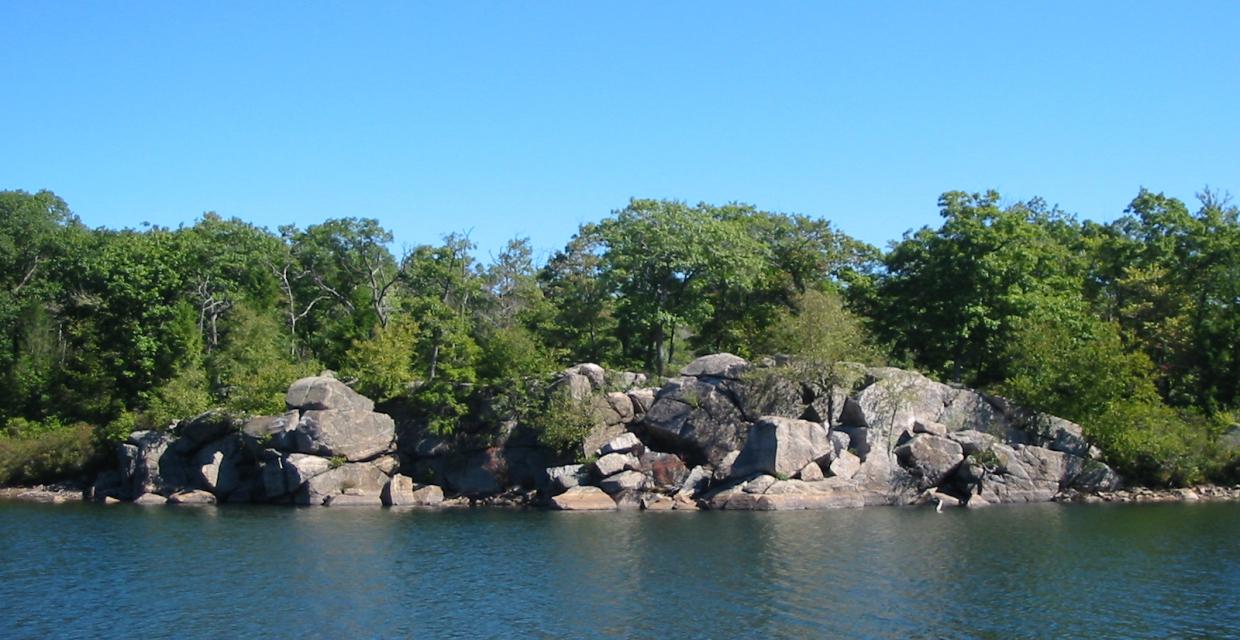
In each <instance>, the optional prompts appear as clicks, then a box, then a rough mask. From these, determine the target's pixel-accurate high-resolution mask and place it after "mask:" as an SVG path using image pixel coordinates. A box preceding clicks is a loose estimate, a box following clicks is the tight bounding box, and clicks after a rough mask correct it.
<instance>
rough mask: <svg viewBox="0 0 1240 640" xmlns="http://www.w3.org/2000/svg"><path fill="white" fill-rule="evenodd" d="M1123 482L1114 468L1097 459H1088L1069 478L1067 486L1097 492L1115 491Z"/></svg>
mask: <svg viewBox="0 0 1240 640" xmlns="http://www.w3.org/2000/svg"><path fill="white" fill-rule="evenodd" d="M1123 484H1124V483H1123V479H1122V478H1120V476H1119V474H1118V473H1115V470H1114V469H1112V468H1111V467H1109V466H1107V465H1106V464H1104V463H1102V462H1099V461H1097V460H1088V461H1086V462H1084V464H1082V468H1081V472H1080V473H1079V474H1077V475H1076V477H1075V478H1073V479H1072V480H1071V482H1070V484H1069V486H1071V487H1072V488H1073V489H1076V490H1077V491H1084V492H1089V493H1097V492H1099V491H1115V490H1117V489H1119V488H1120V487H1122V486H1123Z"/></svg>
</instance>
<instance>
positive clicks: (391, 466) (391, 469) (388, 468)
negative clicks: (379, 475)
mask: <svg viewBox="0 0 1240 640" xmlns="http://www.w3.org/2000/svg"><path fill="white" fill-rule="evenodd" d="M370 464H373V465H375V468H376V469H378V470H380V471H382V472H383V475H386V476H389V477H390V476H393V475H395V474H396V472H397V471H399V470H400V456H398V455H396V454H389V455H386V456H379V457H378V458H375V459H374V460H371V461H370Z"/></svg>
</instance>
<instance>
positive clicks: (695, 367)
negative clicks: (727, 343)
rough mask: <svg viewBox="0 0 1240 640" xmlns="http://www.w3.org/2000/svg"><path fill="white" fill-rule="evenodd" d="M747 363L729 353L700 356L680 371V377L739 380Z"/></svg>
mask: <svg viewBox="0 0 1240 640" xmlns="http://www.w3.org/2000/svg"><path fill="white" fill-rule="evenodd" d="M748 366H749V362H748V361H747V360H745V359H744V358H741V357H738V356H734V355H732V354H730V353H716V354H712V355H709V356H702V357H700V358H698V359H697V360H694V361H693V362H690V363H689V364H688V366H686V367H685V368H684V369H681V370H680V375H682V376H691V377H694V378H728V379H733V380H735V379H739V377H740V374H741V373H743V372H744V370H745V369H746V368H748Z"/></svg>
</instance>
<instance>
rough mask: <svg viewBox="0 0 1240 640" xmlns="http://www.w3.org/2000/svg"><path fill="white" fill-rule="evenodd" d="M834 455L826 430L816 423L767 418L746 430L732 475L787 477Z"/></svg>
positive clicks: (774, 417) (773, 417)
mask: <svg viewBox="0 0 1240 640" xmlns="http://www.w3.org/2000/svg"><path fill="white" fill-rule="evenodd" d="M833 453H834V450H833V448H832V446H831V439H830V438H829V437H828V436H827V428H826V427H825V426H823V425H821V424H819V423H817V422H809V421H807V420H796V419H793V418H781V417H778V416H767V417H764V418H762V419H761V420H758V421H757V422H755V423H754V424H753V426H751V427H750V428H749V436H748V437H747V438H746V439H745V446H744V448H743V449H741V454H740V456H738V457H737V458H736V462H734V463H733V464H732V475H733V476H734V477H744V476H746V475H751V474H754V473H769V474H771V475H774V476H777V477H778V476H782V477H789V476H791V475H793V474H795V473H797V472H799V471H800V470H801V469H803V468H804V467H805V465H807V464H809V463H811V462H815V461H817V460H819V459H822V458H825V457H827V456H830V455H832V454H833Z"/></svg>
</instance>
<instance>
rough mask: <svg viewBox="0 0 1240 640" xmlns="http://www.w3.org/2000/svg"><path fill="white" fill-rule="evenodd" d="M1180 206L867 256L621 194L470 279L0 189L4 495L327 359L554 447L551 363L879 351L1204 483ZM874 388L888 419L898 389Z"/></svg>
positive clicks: (1226, 214)
mask: <svg viewBox="0 0 1240 640" xmlns="http://www.w3.org/2000/svg"><path fill="white" fill-rule="evenodd" d="M1198 200H1199V204H1198V206H1197V207H1196V208H1195V210H1193V209H1190V207H1189V206H1187V205H1185V204H1184V203H1183V202H1180V201H1179V200H1176V199H1175V198H1171V197H1168V196H1166V195H1164V194H1161V193H1157V192H1154V191H1150V190H1146V189H1141V190H1140V191H1139V192H1138V194H1137V196H1136V197H1135V198H1134V199H1133V200H1132V201H1131V202H1130V203H1129V204H1128V206H1127V208H1126V209H1125V211H1124V215H1122V216H1120V217H1119V218H1118V219H1116V220H1114V221H1113V222H1110V223H1107V224H1098V223H1092V222H1078V221H1077V220H1076V218H1074V217H1072V216H1069V215H1067V214H1065V213H1064V212H1062V211H1060V210H1058V209H1057V208H1054V207H1051V206H1048V205H1047V204H1046V203H1045V202H1044V201H1042V200H1041V199H1037V198H1034V199H1031V200H1028V201H1025V202H1017V203H1011V204H1009V203H1007V202H1005V201H1004V200H1003V199H1002V198H1001V197H1000V195H999V194H998V193H995V192H993V191H992V192H983V193H972V194H970V193H965V192H961V191H951V192H947V193H945V194H943V196H942V197H941V198H940V200H939V203H938V204H939V212H940V214H941V216H942V222H941V224H939V225H938V226H937V227H936V228H930V227H926V228H923V229H920V230H917V231H915V232H911V233H907V234H906V235H905V236H904V237H903V239H902V240H901V241H900V242H898V243H895V244H894V245H893V246H892V247H891V248H890V250H888V251H887V252H885V253H883V252H880V251H878V250H877V249H875V248H874V247H871V246H869V245H867V244H865V243H862V242H859V241H857V240H856V239H854V238H851V237H849V236H848V235H846V234H844V233H842V232H841V231H840V230H838V229H836V228H835V227H834V226H833V225H832V224H831V223H830V222H829V221H827V220H824V219H821V218H815V217H810V216H804V215H798V214H791V215H789V214H782V213H774V212H768V211H763V210H760V209H758V208H756V207H753V206H750V205H746V204H738V203H731V204H726V205H722V206H715V205H709V204H697V205H689V204H686V203H684V202H679V201H674V200H644V199H634V200H631V201H630V202H629V203H628V204H627V205H626V206H624V207H623V208H621V209H619V210H617V211H614V212H612V213H611V214H610V215H608V216H605V217H604V218H603V219H602V220H600V221H598V222H596V223H588V224H584V225H582V226H581V228H580V229H579V230H578V232H577V234H576V235H574V236H573V238H572V239H571V240H570V241H569V242H568V243H567V244H566V245H565V246H564V247H563V248H562V249H561V250H559V251H557V252H554V253H553V254H551V256H550V258H549V259H548V260H547V261H546V262H545V263H544V264H538V261H537V260H536V255H537V253H536V251H535V249H534V247H532V246H531V245H530V243H529V241H528V240H525V239H514V240H513V241H511V242H509V243H508V245H507V246H506V247H504V249H503V250H502V251H501V252H500V253H499V254H498V255H497V256H494V257H493V258H491V259H490V260H489V261H488V262H486V263H483V262H480V261H479V260H478V259H477V257H476V255H475V247H474V245H473V243H472V242H471V241H470V240H469V238H468V237H466V236H463V235H459V234H452V235H448V236H446V237H444V238H443V239H442V241H441V242H439V243H437V244H426V245H422V246H417V247H414V248H412V249H410V250H408V251H405V252H403V253H402V254H401V255H400V256H399V257H398V256H396V255H393V254H392V253H391V251H390V249H389V247H390V245H391V243H392V235H391V233H390V232H389V231H388V230H386V229H384V228H383V227H382V225H380V224H379V223H378V222H377V221H376V220H374V219H371V218H365V217H346V218H337V219H330V220H326V221H323V222H321V223H319V224H314V225H310V226H308V227H305V228H301V227H297V226H292V225H289V226H285V227H281V228H279V229H278V230H276V231H275V232H272V231H270V230H268V229H264V228H261V227H257V226H254V225H252V224H249V223H246V222H244V221H241V220H238V219H235V218H233V219H225V218H222V217H221V216H219V215H217V214H214V213H209V212H208V213H205V214H203V215H202V217H201V218H200V219H198V220H197V221H195V222H194V223H193V224H192V225H189V226H184V227H180V228H177V229H167V228H162V227H146V228H143V229H140V230H134V229H122V230H110V229H88V228H86V227H84V226H83V225H82V224H81V223H80V222H79V221H78V220H77V218H76V217H75V216H74V215H73V213H72V212H71V211H70V209H69V207H68V205H67V204H66V203H65V202H64V201H63V200H61V199H60V198H59V197H57V196H56V195H55V194H53V193H51V192H47V191H42V192H39V193H28V192H24V191H3V192H0V421H3V424H5V425H6V430H7V431H6V433H7V434H8V435H5V436H3V438H4V439H5V442H6V443H7V444H6V445H5V446H6V447H7V449H5V450H6V451H10V452H11V451H23V452H26V453H28V454H29V455H30V456H31V459H32V460H33V459H39V460H43V461H44V462H42V463H38V465H41V466H40V467H39V468H40V469H43V470H44V471H39V470H37V469H34V468H33V467H32V468H31V469H32V470H31V471H30V472H29V473H26V472H22V474H25V475H22V477H34V476H40V477H44V476H46V475H47V474H49V473H53V471H54V470H56V469H60V470H64V471H65V472H66V473H71V471H70V470H71V469H73V468H75V465H76V462H75V461H80V460H81V459H82V458H81V456H79V455H78V454H79V453H82V451H85V448H84V445H83V446H82V447H77V446H76V445H74V444H73V443H75V442H77V441H76V440H75V439H74V438H76V437H77V436H76V435H72V434H74V433H76V432H75V431H74V429H79V427H73V428H68V427H62V426H60V425H65V424H75V425H76V424H79V423H86V424H91V425H95V427H94V430H93V434H94V435H93V440H94V441H96V442H99V443H106V442H110V441H114V440H117V439H121V438H124V437H125V436H127V435H128V433H129V432H130V431H132V430H134V429H136V428H162V427H165V426H167V425H168V424H170V423H172V422H173V421H175V420H177V419H180V418H184V417H188V416H191V415H194V414H196V413H199V412H201V411H203V410H205V409H207V408H210V407H224V408H227V409H230V410H232V411H236V412H241V413H274V412H278V411H281V410H282V409H283V397H284V392H285V390H286V389H287V387H288V385H289V383H290V382H292V381H293V380H294V379H296V378H299V377H302V376H304V375H309V374H313V373H315V372H317V371H319V370H320V369H322V368H323V367H328V368H332V369H339V370H341V371H342V372H343V373H344V375H346V376H351V377H354V378H356V380H357V387H358V388H359V389H360V390H361V391H362V392H363V393H365V394H367V395H370V396H373V397H375V398H378V399H385V398H392V397H395V396H400V395H405V394H408V396H409V400H410V401H411V404H412V406H413V408H414V409H415V418H419V419H422V420H424V421H426V422H427V423H428V424H429V425H430V427H431V428H432V429H433V430H434V431H435V432H437V433H441V434H451V433H456V432H458V430H460V429H462V427H463V426H465V427H468V429H465V430H466V431H470V432H473V431H477V430H478V428H483V427H487V426H488V425H491V426H494V423H498V422H502V421H503V420H499V419H496V416H498V415H499V414H503V416H506V417H507V418H513V417H515V418H517V419H518V420H525V421H527V422H529V423H530V424H532V425H536V426H537V427H538V428H539V429H540V430H541V432H542V434H543V437H544V439H545V440H546V441H547V442H548V443H551V444H552V445H554V446H555V447H557V448H561V449H563V450H565V451H568V450H572V449H573V447H574V446H575V445H576V444H579V439H580V438H581V437H583V435H584V433H585V432H586V431H588V428H589V427H590V426H592V425H593V423H594V416H592V408H591V406H590V405H589V403H573V402H570V401H568V400H565V399H563V398H560V399H558V400H554V401H551V400H548V399H547V398H546V395H545V393H544V389H545V384H546V380H547V378H548V374H549V373H551V372H553V371H555V370H557V369H559V368H562V367H563V366H566V365H570V364H576V363H578V362H597V363H600V364H602V365H604V366H607V367H609V368H615V369H642V370H644V371H645V372H646V373H648V374H652V377H653V379H655V380H658V379H661V378H662V374H664V373H666V369H669V368H670V369H673V370H674V369H675V367H676V365H677V364H679V363H683V362H687V361H689V360H691V359H692V358H693V357H694V356H695V355H697V354H702V353H707V352H717V351H729V352H732V353H735V354H738V355H741V356H743V357H747V358H753V357H756V356H759V355H762V354H765V353H773V352H781V353H785V354H791V355H793V356H795V357H794V358H792V359H791V360H789V364H788V367H787V368H786V369H784V370H781V371H775V372H772V371H766V373H770V374H772V375H783V376H784V377H785V380H784V381H783V382H786V381H787V380H786V378H787V377H795V378H798V379H799V380H809V381H810V383H811V385H812V386H814V387H817V388H818V391H830V390H832V389H834V388H837V387H841V386H848V385H850V384H851V382H850V379H849V376H850V375H852V374H853V373H854V372H853V371H852V369H851V368H850V367H849V366H847V365H846V364H843V363H846V362H848V361H854V360H856V361H873V360H876V359H889V360H890V361H894V362H898V363H901V365H902V366H908V367H916V368H919V369H922V370H925V371H928V372H930V373H932V374H936V375H938V376H940V377H945V378H952V379H955V380H958V381H962V382H965V383H968V384H969V385H972V386H980V387H984V388H990V389H992V390H998V391H1002V392H1004V393H1006V394H1008V395H1010V396H1012V397H1014V398H1017V399H1019V400H1020V401H1022V403H1024V404H1026V405H1027V406H1031V407H1036V408H1039V409H1043V410H1046V411H1049V412H1051V413H1055V414H1060V415H1063V416H1064V417H1067V418H1070V419H1073V420H1076V421H1078V422H1080V423H1081V424H1082V425H1083V427H1084V428H1085V429H1086V433H1087V435H1088V436H1089V437H1090V439H1091V440H1093V441H1094V442H1095V443H1097V444H1099V445H1100V446H1101V447H1102V448H1103V449H1104V450H1106V452H1107V455H1108V456H1109V457H1108V460H1110V461H1111V462H1113V463H1114V464H1115V465H1116V467H1117V468H1118V469H1120V471H1121V472H1124V473H1126V474H1128V475H1129V476H1130V477H1133V478H1137V479H1140V480H1141V481H1145V482H1151V483H1183V482H1192V481H1195V480H1197V479H1200V478H1202V477H1215V478H1226V477H1230V476H1228V475H1227V474H1228V473H1235V470H1236V467H1237V464H1238V463H1237V462H1236V461H1235V458H1234V457H1228V455H1229V454H1226V453H1224V452H1223V451H1222V447H1221V445H1220V444H1219V443H1218V438H1219V434H1220V433H1221V432H1222V431H1223V429H1222V427H1221V426H1220V425H1224V424H1231V423H1230V422H1229V420H1230V418H1229V417H1228V416H1229V415H1233V414H1234V412H1236V411H1237V410H1240V221H1238V218H1240V213H1238V211H1237V208H1236V207H1235V206H1234V205H1232V204H1231V203H1230V201H1229V200H1228V198H1226V197H1224V196H1221V195H1219V194H1218V193H1215V192H1212V191H1208V190H1207V191H1204V192H1203V193H1202V194H1200V195H1199V196H1198ZM906 363H907V364H906ZM772 381H773V382H772V384H782V383H783V382H781V381H780V380H777V379H774V378H772ZM834 395H835V394H833V393H828V394H827V396H826V397H833V396H834ZM889 396H890V397H889V398H888V399H887V400H886V402H887V404H888V405H890V406H891V407H898V406H899V405H900V403H901V402H903V400H902V396H901V392H900V390H899V381H892V384H891V393H890V394H889ZM484 408H489V409H487V410H486V411H490V413H491V414H494V415H491V416H490V417H488V416H485V415H478V414H480V413H486V411H484V410H483V409H484ZM888 409H889V407H887V405H884V408H883V410H888ZM890 410H893V411H894V409H890ZM829 413H831V414H832V416H831V417H833V415H834V413H835V410H834V409H831V410H830V411H829ZM828 419H830V418H828ZM75 452H76V453H75ZM82 455H85V454H82ZM38 465H36V466H38ZM13 477H16V476H13Z"/></svg>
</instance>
